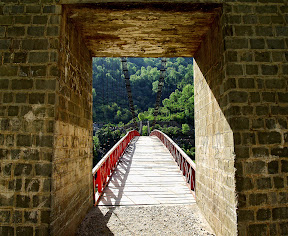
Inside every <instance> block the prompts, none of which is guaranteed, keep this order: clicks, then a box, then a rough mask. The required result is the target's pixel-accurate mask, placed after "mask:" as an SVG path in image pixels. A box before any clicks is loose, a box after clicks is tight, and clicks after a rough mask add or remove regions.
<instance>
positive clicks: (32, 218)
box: [24, 210, 39, 223]
mask: <svg viewBox="0 0 288 236" xmlns="http://www.w3.org/2000/svg"><path fill="white" fill-rule="evenodd" d="M38 218H39V216H38V211H37V210H34V211H24V221H25V223H38Z"/></svg>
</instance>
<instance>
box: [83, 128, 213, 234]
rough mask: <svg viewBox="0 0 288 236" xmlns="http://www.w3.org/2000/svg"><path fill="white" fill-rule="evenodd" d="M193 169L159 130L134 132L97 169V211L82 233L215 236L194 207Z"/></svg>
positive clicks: (182, 153) (93, 211) (95, 173)
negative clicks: (146, 133)
mask: <svg viewBox="0 0 288 236" xmlns="http://www.w3.org/2000/svg"><path fill="white" fill-rule="evenodd" d="M195 170H196V165H195V163H194V162H193V161H192V160H190V158H189V157H188V156H187V155H186V154H185V153H184V152H183V151H182V150H181V149H180V148H179V147H178V145H177V144H176V143H174V142H173V140H171V139H170V138H169V137H168V136H167V135H165V134H164V133H162V132H161V131H158V130H155V131H153V132H152V133H151V135H150V136H140V135H139V133H138V132H137V131H130V132H129V133H127V134H126V136H125V137H123V138H122V139H121V140H120V141H119V142H118V143H117V144H116V145H115V146H114V147H113V148H112V149H111V150H110V151H109V152H108V153H107V154H106V155H105V156H104V157H103V158H102V160H101V161H100V162H99V163H98V164H97V165H96V166H95V167H94V168H93V171H92V174H93V183H94V186H93V187H94V205H95V207H94V208H93V209H92V210H91V211H90V212H89V213H88V214H87V216H86V218H85V219H84V220H83V222H82V224H81V225H80V227H79V229H78V235H162V234H165V235H213V232H212V230H211V228H210V226H209V225H208V223H207V222H206V221H205V219H204V218H203V217H202V215H201V213H200V210H199V209H198V207H197V205H196V199H195ZM91 232H93V233H92V234H91ZM179 233H180V234H179Z"/></svg>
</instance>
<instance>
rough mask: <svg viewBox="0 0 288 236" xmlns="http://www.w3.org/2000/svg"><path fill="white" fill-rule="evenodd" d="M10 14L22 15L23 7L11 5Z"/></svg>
mask: <svg viewBox="0 0 288 236" xmlns="http://www.w3.org/2000/svg"><path fill="white" fill-rule="evenodd" d="M11 13H14V14H20V13H24V5H12V7H11Z"/></svg>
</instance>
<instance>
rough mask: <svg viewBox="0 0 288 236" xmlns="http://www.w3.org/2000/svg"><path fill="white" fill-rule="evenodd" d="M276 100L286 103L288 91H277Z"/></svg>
mask: <svg viewBox="0 0 288 236" xmlns="http://www.w3.org/2000/svg"><path fill="white" fill-rule="evenodd" d="M278 100H279V102H282V103H288V93H278Z"/></svg>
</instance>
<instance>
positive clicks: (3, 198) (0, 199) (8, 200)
mask: <svg viewBox="0 0 288 236" xmlns="http://www.w3.org/2000/svg"><path fill="white" fill-rule="evenodd" d="M13 201H14V196H13V195H12V196H10V194H9V195H7V194H4V193H0V205H1V206H2V207H5V206H7V207H12V206H13Z"/></svg>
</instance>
